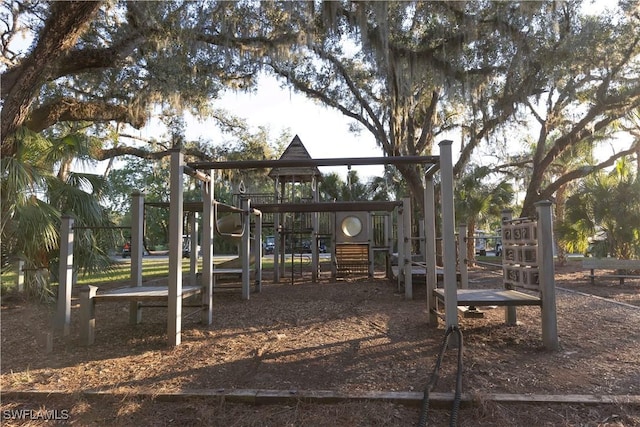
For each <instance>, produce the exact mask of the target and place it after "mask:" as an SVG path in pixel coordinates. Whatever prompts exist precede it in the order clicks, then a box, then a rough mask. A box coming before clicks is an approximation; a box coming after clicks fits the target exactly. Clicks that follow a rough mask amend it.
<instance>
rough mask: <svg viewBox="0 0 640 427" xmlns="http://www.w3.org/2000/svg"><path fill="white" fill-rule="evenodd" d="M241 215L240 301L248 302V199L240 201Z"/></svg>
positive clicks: (249, 229)
mask: <svg viewBox="0 0 640 427" xmlns="http://www.w3.org/2000/svg"><path fill="white" fill-rule="evenodd" d="M241 208H242V213H241V214H240V215H242V217H243V220H244V221H243V228H242V230H243V233H242V239H241V243H240V260H241V263H242V299H245V300H248V299H249V296H250V294H251V285H250V275H251V273H250V271H249V267H250V266H249V261H250V260H251V241H250V234H251V217H250V213H249V209H251V201H250V200H249V199H244V198H243V199H242V202H241Z"/></svg>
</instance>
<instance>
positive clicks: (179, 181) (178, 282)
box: [167, 149, 184, 346]
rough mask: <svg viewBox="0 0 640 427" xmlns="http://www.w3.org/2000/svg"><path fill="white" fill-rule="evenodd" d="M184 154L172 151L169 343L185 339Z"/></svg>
mask: <svg viewBox="0 0 640 427" xmlns="http://www.w3.org/2000/svg"><path fill="white" fill-rule="evenodd" d="M183 172H184V155H183V154H182V153H181V152H180V150H175V149H174V150H172V151H171V184H170V187H169V188H170V202H169V301H168V311H167V338H168V342H169V345H172V346H177V345H180V342H181V341H182V234H183V226H182V216H183V214H184V207H183V199H184V197H183V190H184V182H183Z"/></svg>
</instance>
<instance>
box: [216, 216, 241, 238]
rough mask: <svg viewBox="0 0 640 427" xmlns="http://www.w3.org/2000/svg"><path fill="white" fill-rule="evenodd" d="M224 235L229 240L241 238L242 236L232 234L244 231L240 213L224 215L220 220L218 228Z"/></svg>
mask: <svg viewBox="0 0 640 427" xmlns="http://www.w3.org/2000/svg"><path fill="white" fill-rule="evenodd" d="M217 231H219V232H220V234H221V235H222V237H224V238H225V239H229V240H240V237H237V236H231V234H237V235H239V234H241V233H242V219H241V217H240V214H238V213H233V214H229V215H226V216H223V217H222V218H220V219H219V220H218V230H217Z"/></svg>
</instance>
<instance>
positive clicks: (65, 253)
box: [56, 215, 74, 336]
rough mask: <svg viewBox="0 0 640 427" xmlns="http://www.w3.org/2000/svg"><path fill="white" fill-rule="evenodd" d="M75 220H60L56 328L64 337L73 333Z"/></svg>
mask: <svg viewBox="0 0 640 427" xmlns="http://www.w3.org/2000/svg"><path fill="white" fill-rule="evenodd" d="M73 222H74V221H73V218H71V217H70V216H67V215H63V216H62V218H60V269H59V273H58V283H59V285H58V309H57V315H56V326H57V328H58V329H61V330H62V333H63V335H64V336H68V335H69V334H70V333H71V288H72V286H73V238H74V232H73Z"/></svg>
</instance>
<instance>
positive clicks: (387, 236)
mask: <svg viewBox="0 0 640 427" xmlns="http://www.w3.org/2000/svg"><path fill="white" fill-rule="evenodd" d="M391 215H392V212H388V213H387V214H386V215H385V216H384V217H383V218H384V244H385V246H386V247H387V253H386V264H387V265H386V266H385V269H386V270H387V271H386V275H385V276H386V278H387V279H391V278H392V277H393V272H392V271H391V256H392V255H393V238H392V236H391V224H390V223H391Z"/></svg>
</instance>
